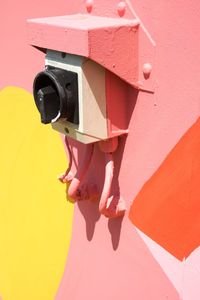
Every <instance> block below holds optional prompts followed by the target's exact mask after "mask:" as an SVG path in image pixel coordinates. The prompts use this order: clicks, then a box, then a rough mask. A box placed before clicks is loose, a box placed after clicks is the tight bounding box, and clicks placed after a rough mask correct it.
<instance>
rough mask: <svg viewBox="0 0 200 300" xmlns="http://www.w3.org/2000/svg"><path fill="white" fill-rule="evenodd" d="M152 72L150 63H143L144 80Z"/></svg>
mask: <svg viewBox="0 0 200 300" xmlns="http://www.w3.org/2000/svg"><path fill="white" fill-rule="evenodd" d="M151 71H152V65H151V64H150V63H145V64H144V65H143V74H144V77H145V78H149V76H150V74H151Z"/></svg>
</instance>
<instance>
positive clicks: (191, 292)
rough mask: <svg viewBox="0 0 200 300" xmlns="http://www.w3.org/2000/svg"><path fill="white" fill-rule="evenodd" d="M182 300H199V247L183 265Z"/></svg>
mask: <svg viewBox="0 0 200 300" xmlns="http://www.w3.org/2000/svg"><path fill="white" fill-rule="evenodd" d="M183 280H184V281H183V300H199V299H200V247H198V248H197V249H196V250H194V251H193V252H192V254H190V256H189V257H188V258H187V259H186V260H185V264H184V278H183Z"/></svg>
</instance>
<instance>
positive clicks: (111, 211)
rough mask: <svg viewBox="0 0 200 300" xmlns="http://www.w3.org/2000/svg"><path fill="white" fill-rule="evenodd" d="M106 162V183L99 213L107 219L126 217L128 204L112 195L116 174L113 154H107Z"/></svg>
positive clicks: (119, 197)
mask: <svg viewBox="0 0 200 300" xmlns="http://www.w3.org/2000/svg"><path fill="white" fill-rule="evenodd" d="M105 161H106V167H105V181H104V186H103V191H102V194H101V199H100V202H99V211H100V213H101V214H103V215H104V216H105V217H108V218H116V217H119V216H122V215H124V213H125V211H126V204H125V201H124V199H123V198H122V197H121V196H118V195H110V194H111V187H112V180H113V173H114V161H113V155H112V153H105Z"/></svg>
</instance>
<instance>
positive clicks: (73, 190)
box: [68, 144, 94, 200]
mask: <svg viewBox="0 0 200 300" xmlns="http://www.w3.org/2000/svg"><path fill="white" fill-rule="evenodd" d="M93 152H94V144H89V145H86V149H85V155H84V158H83V160H82V162H81V164H80V166H79V167H78V170H77V173H76V175H75V177H74V178H73V180H72V182H71V184H70V186H69V189H68V196H69V197H70V198H72V199H73V200H84V198H85V196H84V195H82V193H81V190H80V189H79V187H80V185H81V182H82V180H83V178H84V176H85V174H86V173H87V170H88V168H89V165H90V162H91V159H92V155H93Z"/></svg>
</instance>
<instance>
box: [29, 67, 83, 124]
mask: <svg viewBox="0 0 200 300" xmlns="http://www.w3.org/2000/svg"><path fill="white" fill-rule="evenodd" d="M33 95H34V100H35V104H36V106H37V108H38V110H39V112H40V115H41V122H42V123H44V124H48V123H54V122H56V121H58V120H59V119H61V118H64V119H66V120H67V121H68V122H71V123H74V124H79V105H78V76H77V73H74V72H71V71H66V70H63V69H59V68H53V67H48V69H46V70H45V71H42V72H40V73H39V74H37V76H36V77H35V80H34V83H33Z"/></svg>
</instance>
